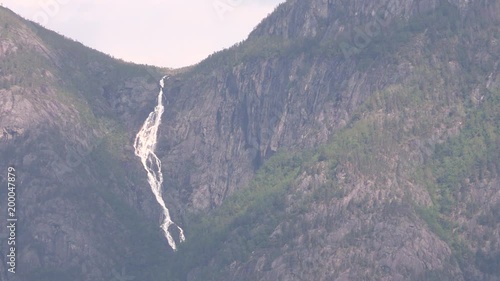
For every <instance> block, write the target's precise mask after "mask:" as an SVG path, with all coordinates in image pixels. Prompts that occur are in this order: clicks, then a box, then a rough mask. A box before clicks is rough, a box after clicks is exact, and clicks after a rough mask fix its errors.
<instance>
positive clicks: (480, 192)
mask: <svg viewBox="0 0 500 281" xmlns="http://www.w3.org/2000/svg"><path fill="white" fill-rule="evenodd" d="M499 5H500V4H499V2H498V1H489V0H478V1H458V0H457V1H455V0H454V1H451V0H450V1H437V0H436V1H411V0H405V1H381V0H380V1H370V2H369V3H365V2H362V1H320V0H315V1H288V2H286V3H285V4H282V5H280V6H279V7H278V8H277V9H276V11H275V12H274V13H273V14H271V15H270V16H269V17H268V18H267V19H265V20H264V21H263V22H262V23H261V24H260V25H259V26H257V27H256V29H255V30H254V31H253V32H252V33H251V34H250V36H249V39H248V40H246V41H245V42H242V43H240V44H238V45H236V46H234V47H232V48H230V49H228V50H225V51H222V52H219V53H217V54H214V55H212V56H210V57H209V58H207V59H206V60H205V61H203V62H201V63H200V64H198V65H196V66H194V67H192V68H188V69H184V70H182V71H176V72H174V71H169V70H164V69H163V70H162V69H157V68H154V67H147V66H137V65H132V64H126V63H123V62H119V61H116V60H113V59H111V58H110V57H108V56H105V55H103V54H101V53H98V52H95V51H93V50H89V49H87V48H85V47H83V46H82V45H80V44H78V43H75V42H72V41H70V40H67V39H64V38H62V37H60V36H58V35H56V34H54V33H52V32H50V31H47V30H45V29H43V28H40V27H38V26H36V25H32V24H29V23H27V22H25V21H23V20H21V19H20V18H18V17H17V16H15V15H14V14H13V13H11V12H10V11H7V10H5V9H0V28H1V32H0V40H1V41H0V70H1V71H0V86H1V88H0V101H1V104H0V116H2V118H1V119H0V130H2V134H1V135H0V152H1V155H2V160H5V161H2V163H0V169H3V170H6V167H7V165H9V164H13V165H16V167H18V170H19V172H18V174H19V179H20V183H21V184H20V186H21V187H20V189H19V195H18V196H19V201H20V202H22V204H23V207H22V208H21V211H20V217H21V218H22V220H21V222H20V224H21V225H20V226H21V228H20V229H25V230H24V231H22V232H20V234H19V235H20V239H21V241H22V242H23V243H21V246H20V247H19V249H18V250H19V253H20V257H19V268H22V269H23V270H21V271H20V274H19V275H16V278H18V279H17V280H52V281H53V280H94V281H95V280H109V279H112V278H114V277H116V276H115V274H116V272H120V271H121V270H122V268H123V269H125V271H126V272H125V273H130V275H133V276H135V277H136V278H137V279H139V278H140V279H141V280H164V279H165V278H168V279H169V280H367V279H373V278H375V279H377V280H492V281H493V280H498V279H499V275H498V274H499V272H498V266H497V265H498V249H499V248H500V247H499V246H500V245H499V241H500V237H498V221H497V219H496V218H497V217H498V216H497V214H498V210H499V208H498V202H499V200H500V199H499V192H498V191H499V189H500V188H499V183H498V158H499V149H498V148H499V143H498V140H499V139H500V138H498V137H497V136H498V124H500V122H499V121H500V120H499V119H498V112H500V109H499V108H498V105H499V103H498V96H499V92H498V90H499V88H500V87H499V86H498V81H499V80H498V75H499V72H498V71H499V70H498V62H499V58H498V54H499V53H500V50H499V45H498V40H499V28H498V27H499V26H500V25H499V17H498V15H499V14H500V6H499ZM165 72H169V73H170V75H171V76H172V77H171V79H169V80H168V82H167V83H166V85H165V102H164V104H165V113H164V116H163V123H162V125H161V127H160V130H159V134H160V135H159V139H158V147H157V152H156V154H157V155H158V156H159V157H160V158H161V160H162V163H163V174H164V176H165V185H164V189H165V196H164V197H165V201H166V202H167V205H168V206H170V208H171V211H172V216H173V217H174V220H175V221H176V222H181V223H180V224H181V225H182V226H183V227H184V228H185V229H186V235H187V242H186V243H185V244H183V245H181V246H180V248H179V251H178V252H177V253H175V254H174V253H172V252H169V250H168V247H167V245H166V242H165V241H164V240H163V239H162V235H161V231H160V229H159V228H158V224H159V217H160V215H161V210H160V209H159V208H158V207H157V205H156V204H155V200H154V197H153V195H152V194H151V192H150V191H149V188H148V184H147V182H146V175H145V174H144V171H143V169H142V167H141V165H140V163H139V160H138V159H137V158H136V157H135V156H134V154H133V148H132V143H133V139H134V136H135V134H136V133H137V131H138V130H139V128H140V126H141V124H142V122H143V121H144V120H145V119H146V117H147V114H148V113H149V112H150V111H151V110H152V108H153V107H154V105H155V102H156V101H155V98H156V95H157V90H158V88H157V87H158V86H157V82H158V80H159V78H160V77H161V76H162V74H165ZM468 147H471V148H470V149H469V148H468ZM2 192H3V191H2ZM2 198H3V197H2ZM3 211H5V210H1V212H3ZM0 214H2V213H0ZM0 234H1V233H0ZM4 266H5V264H3V263H2V264H1V265H0V269H1V271H2V272H5V270H4V269H5V268H4ZM139 276H140V277H139ZM2 278H5V276H2ZM433 278H434V279H433ZM9 280H10V279H9Z"/></svg>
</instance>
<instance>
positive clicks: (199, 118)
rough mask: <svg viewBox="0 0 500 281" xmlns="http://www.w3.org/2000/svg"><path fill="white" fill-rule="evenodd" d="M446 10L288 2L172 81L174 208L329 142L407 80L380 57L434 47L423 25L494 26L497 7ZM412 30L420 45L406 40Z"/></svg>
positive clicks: (201, 203) (215, 197)
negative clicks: (275, 159)
mask: <svg viewBox="0 0 500 281" xmlns="http://www.w3.org/2000/svg"><path fill="white" fill-rule="evenodd" d="M452 3H453V4H450V3H448V2H446V1H373V2H370V3H360V2H356V1H349V2H343V1H289V2H287V3H285V4H282V5H281V6H280V7H278V8H277V10H276V11H275V12H274V13H273V14H272V15H271V16H269V17H268V18H267V19H265V20H264V21H263V22H262V23H261V24H260V25H259V26H258V27H257V28H256V29H255V30H254V32H253V33H252V34H251V35H250V36H249V39H248V40H247V41H246V42H242V43H241V44H239V45H237V46H235V47H233V48H231V49H229V50H227V51H224V52H221V53H218V54H215V55H213V56H212V57H211V58H209V59H207V60H206V61H204V62H202V63H201V64H200V65H199V66H197V67H195V69H194V70H192V71H190V72H187V73H185V74H182V75H179V76H178V77H177V81H175V82H172V83H171V84H170V85H168V86H169V87H170V92H171V95H168V96H169V99H171V100H172V102H171V103H172V105H171V107H170V108H171V110H167V113H166V114H167V115H168V118H167V121H166V122H165V123H164V129H163V130H162V132H164V134H163V141H162V143H164V147H163V149H164V151H163V155H164V159H163V161H165V162H167V163H169V165H167V167H168V168H167V169H169V170H170V172H169V173H170V174H171V175H172V177H173V180H174V182H176V185H177V186H181V187H182V190H181V193H179V194H178V197H179V199H178V200H180V201H182V202H188V203H189V206H190V207H191V209H194V210H200V209H201V210H203V209H209V208H213V207H215V206H218V205H220V204H221V202H222V201H223V200H224V198H225V197H226V196H227V195H228V194H230V193H231V192H233V191H234V190H236V189H238V188H239V187H241V186H245V185H246V184H247V183H248V182H249V180H250V179H251V178H252V176H253V173H254V171H255V169H256V168H258V167H259V166H260V165H261V164H262V163H263V162H264V160H265V159H267V158H269V157H270V156H271V155H273V154H274V153H275V152H276V151H277V150H278V149H279V148H292V149H294V148H310V147H315V146H316V145H318V144H323V143H325V142H327V140H328V139H329V137H330V136H331V135H332V134H333V133H334V132H335V131H336V130H337V129H338V128H341V127H343V126H344V125H345V124H346V123H347V122H348V120H350V118H351V117H352V112H353V110H354V109H356V108H357V107H358V105H360V104H362V103H363V102H364V101H365V100H366V98H367V97H368V96H370V94H371V93H373V92H376V91H379V90H382V89H384V88H386V87H387V86H388V85H390V84H393V83H398V82H399V81H402V80H403V79H406V77H407V76H408V75H409V74H411V72H412V67H411V65H408V62H405V61H399V62H395V63H394V62H390V61H387V59H388V56H387V55H386V54H385V52H386V51H389V50H390V51H398V50H399V48H400V47H403V46H404V45H405V44H408V43H409V42H414V43H416V44H420V45H421V46H422V48H426V45H432V44H433V42H430V41H431V40H434V39H435V37H437V36H442V35H440V33H443V32H444V31H442V30H441V31H439V30H437V31H427V32H426V31H425V30H423V28H425V27H426V26H425V22H433V23H434V24H435V25H442V26H445V25H447V24H458V22H460V24H462V23H463V24H467V22H469V21H471V22H472V23H471V25H474V24H475V22H476V21H477V20H478V17H482V18H487V19H489V20H490V21H491V22H498V15H497V14H496V13H495V12H493V11H498V3H497V2H495V1H475V2H470V3H469V2H464V1H462V2H457V3H454V2H452ZM467 3H468V4H467ZM455 4H456V5H455ZM447 17H450V18H453V17H456V18H454V19H452V20H453V21H456V23H449V22H447V21H448V19H447ZM440 20H441V21H440ZM406 25H408V26H409V25H411V26H410V27H409V28H408V31H402V30H401V29H402V28H403V27H404V26H406ZM430 26H432V24H431V25H430ZM428 27H429V26H427V28H428ZM443 28H444V27H443ZM418 29H422V30H419V32H416V31H417V30H418ZM413 31H415V32H414V35H413V36H416V34H421V38H420V40H418V41H417V40H416V39H415V38H414V39H410V38H409V37H408V36H410V35H409V34H410V33H409V32H413ZM426 35H427V38H430V40H428V41H425V39H426ZM422 36H423V37H422ZM382 41H384V42H382ZM443 44H446V43H443ZM417 46H418V45H417ZM421 52H422V51H421ZM468 52H472V50H469V51H468ZM422 53H423V52H422ZM377 60H381V61H377ZM382 60H383V61H382ZM367 66H369V67H372V68H373V69H367ZM199 101H203V102H199ZM160 153H161V152H160ZM179 159H182V161H179ZM214 171H215V172H214Z"/></svg>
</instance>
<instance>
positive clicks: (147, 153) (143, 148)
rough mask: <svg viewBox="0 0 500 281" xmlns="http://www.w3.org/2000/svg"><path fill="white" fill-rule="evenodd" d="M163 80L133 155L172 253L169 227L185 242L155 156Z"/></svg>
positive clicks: (162, 108)
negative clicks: (145, 178) (160, 214)
mask: <svg viewBox="0 0 500 281" xmlns="http://www.w3.org/2000/svg"><path fill="white" fill-rule="evenodd" d="M165 79H168V76H164V77H163V78H162V79H161V80H160V93H159V94H158V105H157V106H156V107H155V109H154V111H153V112H151V113H150V114H149V116H148V119H146V121H145V122H144V125H143V126H142V128H141V130H140V131H139V133H137V136H136V137H135V142H134V148H135V155H137V156H139V158H141V162H142V165H143V166H144V169H145V170H146V172H147V174H148V182H149V185H150V186H151V190H152V191H153V194H154V195H155V197H156V201H158V204H160V206H161V207H162V209H163V215H164V219H163V223H162V224H161V228H162V229H163V232H164V233H165V238H167V241H168V244H169V245H170V247H172V249H173V250H174V251H176V250H177V245H176V243H175V240H174V238H173V237H172V235H171V234H170V232H169V230H168V229H169V227H170V226H171V225H174V226H175V227H177V229H178V230H179V239H180V242H183V241H184V240H185V237H184V231H183V230H182V228H181V227H179V226H178V225H177V224H175V223H174V222H173V221H172V219H171V218H170V212H169V211H168V208H167V206H166V205H165V201H163V197H162V184H163V174H162V172H161V161H160V159H159V158H158V156H156V154H155V148H156V142H157V137H158V128H159V127H160V124H161V116H162V115H163V111H164V107H163V88H164V87H165V82H164V81H165Z"/></svg>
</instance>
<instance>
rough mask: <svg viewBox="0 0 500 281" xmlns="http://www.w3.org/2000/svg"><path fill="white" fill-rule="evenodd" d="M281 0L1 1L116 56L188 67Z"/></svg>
mask: <svg viewBox="0 0 500 281" xmlns="http://www.w3.org/2000/svg"><path fill="white" fill-rule="evenodd" d="M281 2H284V0H260V1H240V0H238V1H235V0H210V1H205V0H192V1H173V0H145V1H139V2H134V1H125V2H124V1H83V0H78V1H65V0H46V1H38V0H23V1H18V0H4V1H3V5H4V6H5V7H7V8H10V9H12V10H13V11H15V12H16V13H19V14H20V15H22V16H23V17H25V18H26V19H29V20H32V21H34V22H37V23H40V24H42V25H43V26H44V27H46V28H49V29H51V30H54V31H56V32H59V33H61V34H62V35H65V36H67V37H70V38H72V39H74V40H77V41H79V42H82V43H83V44H85V45H87V46H90V47H92V48H95V49H98V50H100V51H103V52H105V53H107V54H110V55H112V56H114V57H116V58H120V59H124V60H126V61H131V62H135V63H141V64H150V65H157V66H164V67H184V66H188V65H193V64H195V63H198V62H200V61H201V60H202V59H204V58H205V57H207V56H208V55H210V54H212V53H213V52H215V51H219V50H222V49H223V48H228V47H230V46H232V45H233V44H235V43H237V42H240V41H242V40H244V39H245V38H246V37H247V36H248V34H249V33H250V32H251V31H252V29H253V28H254V27H255V25H257V23H259V22H260V21H261V20H262V19H263V18H264V17H265V16H266V15H268V14H269V13H271V12H272V10H273V9H274V8H275V7H276V6H277V5H278V4H279V3H281ZM159 34H161V36H159Z"/></svg>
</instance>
